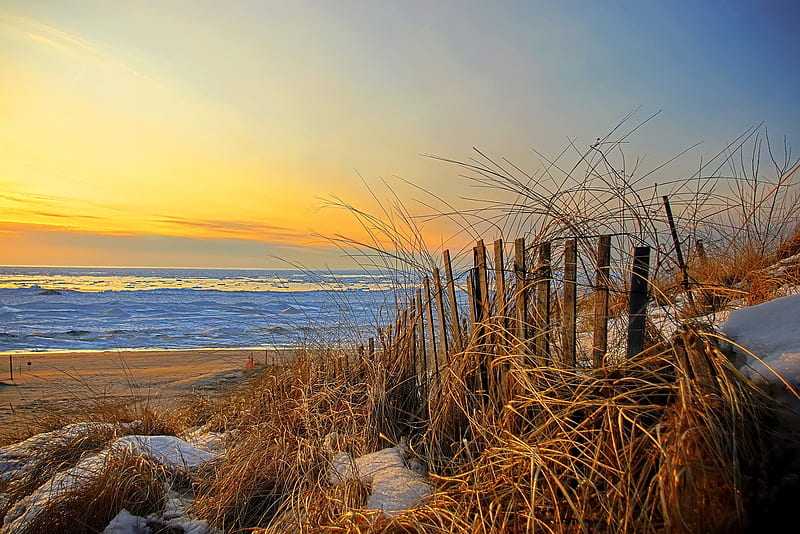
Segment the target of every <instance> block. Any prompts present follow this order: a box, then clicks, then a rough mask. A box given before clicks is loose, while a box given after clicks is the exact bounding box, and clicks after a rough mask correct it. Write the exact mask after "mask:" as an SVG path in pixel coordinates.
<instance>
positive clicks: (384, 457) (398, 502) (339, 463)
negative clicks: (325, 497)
mask: <svg viewBox="0 0 800 534" xmlns="http://www.w3.org/2000/svg"><path fill="white" fill-rule="evenodd" d="M407 458H408V452H407V451H406V450H405V449H404V448H403V447H402V446H397V447H389V448H386V449H383V450H380V451H377V452H373V453H370V454H366V455H364V456H362V457H360V458H356V459H355V460H353V458H351V457H350V455H349V454H347V453H344V452H338V453H336V454H335V455H334V456H333V467H334V471H333V472H332V473H331V482H333V483H337V482H339V481H340V480H344V479H347V478H358V479H360V480H361V481H362V482H365V483H367V484H369V486H370V489H371V491H370V495H369V498H368V500H367V506H366V508H367V509H368V510H380V511H382V512H384V513H387V514H396V513H399V512H402V511H404V510H408V509H410V508H412V507H413V506H414V504H415V503H416V502H418V501H420V500H421V499H423V498H425V497H427V496H429V495H430V494H431V488H430V486H429V485H428V482H427V481H426V480H425V478H424V477H423V476H422V475H421V474H420V473H418V472H416V471H414V470H412V469H411V468H409V466H408V465H407V463H406V459H407Z"/></svg>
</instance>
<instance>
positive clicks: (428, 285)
mask: <svg viewBox="0 0 800 534" xmlns="http://www.w3.org/2000/svg"><path fill="white" fill-rule="evenodd" d="M422 283H423V284H424V285H425V314H426V315H427V316H428V332H430V336H431V354H433V358H431V359H432V360H433V361H434V362H435V365H434V366H433V367H434V371H435V372H436V376H437V377H438V376H439V361H438V358H437V357H436V354H437V352H436V329H435V328H434V327H433V309H432V307H431V283H430V280H428V277H427V276H426V277H424V278H423V279H422ZM426 364H427V362H426Z"/></svg>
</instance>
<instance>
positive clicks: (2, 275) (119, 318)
mask: <svg viewBox="0 0 800 534" xmlns="http://www.w3.org/2000/svg"><path fill="white" fill-rule="evenodd" d="M395 282H396V281H395V280H394V279H393V278H392V276H391V275H389V274H386V273H379V272H369V271H302V270H239V269H160V268H159V269H146V268H95V267H81V268H76V267H0V353H15V352H48V351H84V350H90V351H91V350H116V349H195V348H290V347H299V346H314V345H315V344H324V345H325V346H331V345H330V344H331V343H343V344H349V345H352V344H358V343H365V342H366V339H367V338H368V337H370V336H374V335H375V332H376V329H377V327H378V325H380V324H381V323H382V322H385V318H386V317H388V313H389V311H390V310H394V302H395V300H394V299H395V297H396V287H397V284H396V283H395Z"/></svg>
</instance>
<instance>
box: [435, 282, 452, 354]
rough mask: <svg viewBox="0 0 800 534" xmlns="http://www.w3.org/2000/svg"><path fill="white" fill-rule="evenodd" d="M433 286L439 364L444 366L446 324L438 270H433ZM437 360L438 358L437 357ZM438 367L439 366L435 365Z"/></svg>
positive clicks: (446, 347)
mask: <svg viewBox="0 0 800 534" xmlns="http://www.w3.org/2000/svg"><path fill="white" fill-rule="evenodd" d="M433 285H434V289H435V291H436V305H437V308H438V312H439V315H438V318H439V342H440V343H439V346H440V347H441V349H442V354H441V358H440V362H439V363H440V364H441V365H444V364H445V363H446V362H447V354H448V352H447V349H448V344H447V324H446V323H445V319H444V294H443V293H444V290H443V288H442V278H441V276H440V275H439V268H438V267H434V268H433ZM437 358H438V356H437ZM437 365H439V364H437Z"/></svg>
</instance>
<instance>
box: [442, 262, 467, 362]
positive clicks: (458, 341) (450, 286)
mask: <svg viewBox="0 0 800 534" xmlns="http://www.w3.org/2000/svg"><path fill="white" fill-rule="evenodd" d="M444 272H445V276H446V277H447V296H448V297H449V299H450V314H451V315H452V317H453V345H454V350H455V351H459V350H463V348H464V341H463V339H462V337H461V323H460V321H459V320H458V303H457V302H456V284H455V282H454V281H453V267H452V265H451V264H450V251H449V250H445V251H444Z"/></svg>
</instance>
